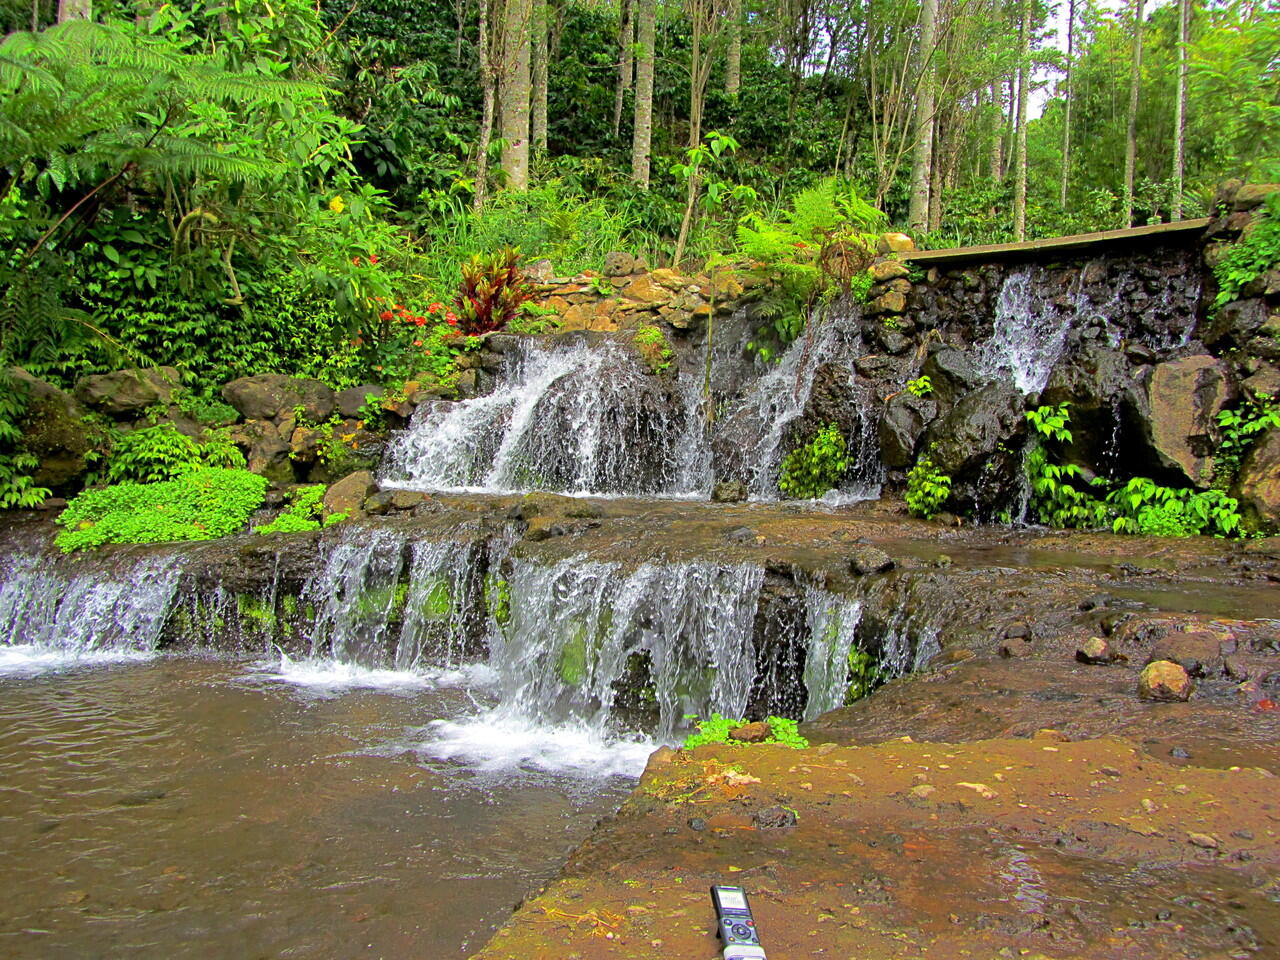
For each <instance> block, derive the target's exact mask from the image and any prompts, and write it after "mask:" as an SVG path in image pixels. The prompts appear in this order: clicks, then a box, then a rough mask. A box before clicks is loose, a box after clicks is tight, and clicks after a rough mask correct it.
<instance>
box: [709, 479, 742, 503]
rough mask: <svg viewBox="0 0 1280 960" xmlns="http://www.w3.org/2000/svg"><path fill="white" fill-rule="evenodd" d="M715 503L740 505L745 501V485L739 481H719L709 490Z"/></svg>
mask: <svg viewBox="0 0 1280 960" xmlns="http://www.w3.org/2000/svg"><path fill="white" fill-rule="evenodd" d="M711 499H712V500H713V501H714V502H715V503H740V502H742V501H743V500H746V499H747V485H746V484H745V483H743V482H742V481H741V480H721V481H720V482H719V483H717V484H716V485H715V486H714V487H712V488H711Z"/></svg>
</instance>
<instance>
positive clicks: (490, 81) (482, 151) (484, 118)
mask: <svg viewBox="0 0 1280 960" xmlns="http://www.w3.org/2000/svg"><path fill="white" fill-rule="evenodd" d="M496 2H500V0H480V36H479V51H480V104H481V106H480V139H479V142H478V143H477V145H476V189H475V195H474V198H473V200H472V203H473V205H474V206H475V209H476V212H477V213H479V212H480V211H481V210H483V209H484V205H485V201H486V200H487V199H488V195H489V141H490V140H491V139H492V137H493V109H494V101H495V99H496V94H497V70H496V69H495V62H496V61H497V60H498V59H499V57H497V56H496V54H495V49H494V48H495V47H496V46H497V44H496V43H495V42H494V31H493V30H492V29H490V18H491V15H492V14H493V12H494V11H493V4H494V3H496Z"/></svg>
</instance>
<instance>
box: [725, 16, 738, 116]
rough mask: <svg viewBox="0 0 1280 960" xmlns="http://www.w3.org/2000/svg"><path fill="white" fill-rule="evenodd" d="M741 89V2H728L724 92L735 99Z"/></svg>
mask: <svg viewBox="0 0 1280 960" xmlns="http://www.w3.org/2000/svg"><path fill="white" fill-rule="evenodd" d="M741 89H742V0H730V2H729V51H728V53H727V54H726V55H725V65H724V92H725V93H726V94H728V95H729V96H730V97H735V98H736V97H737V96H738V91H739V90H741Z"/></svg>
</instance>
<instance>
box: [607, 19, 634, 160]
mask: <svg viewBox="0 0 1280 960" xmlns="http://www.w3.org/2000/svg"><path fill="white" fill-rule="evenodd" d="M635 35H636V26H635V22H634V21H633V20H632V19H631V0H621V3H620V4H619V6H618V82H617V84H616V85H615V87H614V91H613V137H614V139H615V140H616V139H618V137H619V136H620V135H621V132H622V107H623V104H625V103H626V100H627V91H628V90H630V89H631V73H632V51H633V50H634V49H635Z"/></svg>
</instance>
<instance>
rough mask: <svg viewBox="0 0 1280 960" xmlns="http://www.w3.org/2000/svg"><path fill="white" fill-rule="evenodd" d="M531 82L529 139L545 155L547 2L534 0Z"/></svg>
mask: <svg viewBox="0 0 1280 960" xmlns="http://www.w3.org/2000/svg"><path fill="white" fill-rule="evenodd" d="M530 29H531V31H532V33H533V36H532V40H531V43H532V47H533V50H532V54H531V56H532V66H531V82H532V84H533V113H532V117H531V119H530V122H529V128H530V135H529V139H530V140H532V141H533V152H534V153H535V154H543V153H545V152H546V150H547V72H548V70H549V69H550V64H549V62H548V59H547V0H533V21H532V23H531V24H530Z"/></svg>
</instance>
